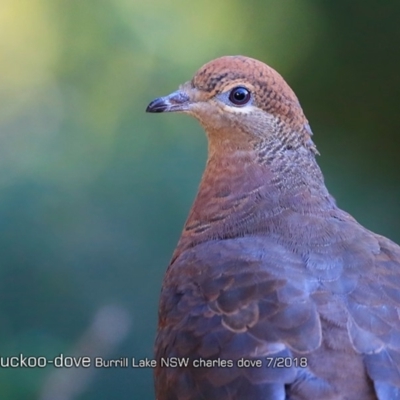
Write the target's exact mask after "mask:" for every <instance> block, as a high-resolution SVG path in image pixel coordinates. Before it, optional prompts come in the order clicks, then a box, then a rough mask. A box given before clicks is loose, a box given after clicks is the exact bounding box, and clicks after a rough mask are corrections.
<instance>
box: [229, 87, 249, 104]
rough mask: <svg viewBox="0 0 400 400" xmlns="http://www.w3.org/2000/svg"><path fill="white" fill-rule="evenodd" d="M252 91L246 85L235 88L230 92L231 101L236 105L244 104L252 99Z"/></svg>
mask: <svg viewBox="0 0 400 400" xmlns="http://www.w3.org/2000/svg"><path fill="white" fill-rule="evenodd" d="M250 98H251V95H250V92H249V91H248V90H247V89H246V88H244V87H241V86H239V87H236V88H233V89H232V90H231V92H230V94H229V101H230V102H231V103H233V104H234V105H235V106H244V105H245V104H247V103H248V102H249V101H250Z"/></svg>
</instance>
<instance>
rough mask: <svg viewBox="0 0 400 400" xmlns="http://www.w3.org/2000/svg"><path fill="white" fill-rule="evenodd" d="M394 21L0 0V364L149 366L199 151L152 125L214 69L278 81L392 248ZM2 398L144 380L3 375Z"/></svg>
mask: <svg viewBox="0 0 400 400" xmlns="http://www.w3.org/2000/svg"><path fill="white" fill-rule="evenodd" d="M399 15H400V2H398V1H385V2H377V1H372V0H363V1H361V0H356V1H351V2H350V1H345V0H336V1H327V0H325V1H322V0H287V1H279V0H248V1H246V2H244V1H240V0H230V1H228V0H221V1H215V0H205V1H197V2H188V1H183V0H169V1H162V0H152V1H148V2H143V1H137V0H97V1H95V0H84V1H82V0H20V1H15V0H14V1H12V0H1V2H0V32H1V34H0V196H1V197H0V235H1V237H0V249H1V258H0V355H1V356H3V357H6V356H17V355H19V354H20V353H23V354H24V355H25V356H36V357H39V356H42V357H47V358H49V359H51V358H54V357H55V356H57V355H59V354H64V355H66V356H76V357H80V356H86V355H87V356H103V357H105V358H112V359H116V358H119V357H130V358H131V357H135V358H143V357H149V358H151V357H152V355H153V352H152V347H153V340H154V336H155V329H156V319H157V302H158V295H159V290H160V286H161V280H162V277H163V274H164V271H165V268H166V266H167V264H168V261H169V258H170V256H171V254H172V251H173V249H174V246H175V244H176V242H177V240H178V237H179V234H180V231H181V229H182V225H183V223H184V221H185V218H186V215H187V213H188V211H189V208H190V205H191V203H192V201H193V199H194V196H195V193H196V188H197V185H198V183H199V180H200V177H201V173H202V170H203V168H204V164H205V160H206V140H205V136H204V134H203V132H202V130H201V128H200V127H199V126H198V124H197V122H196V121H195V120H192V119H190V118H188V117H186V116H182V115H176V114H175V115H149V114H145V112H144V110H145V108H146V106H147V104H148V103H149V101H150V100H152V99H153V98H155V97H158V96H160V95H165V94H168V93H170V92H172V91H174V90H175V89H176V88H177V86H178V85H179V84H180V83H182V82H184V81H186V80H188V79H190V78H191V77H192V75H193V73H194V72H195V71H196V70H197V69H198V68H199V67H200V66H201V65H202V64H204V63H205V62H207V61H209V60H211V59H213V58H215V57H218V56H221V55H225V54H244V55H248V56H252V57H255V58H258V59H261V60H263V61H265V62H267V63H269V64H270V65H272V66H273V67H274V68H276V69H277V70H278V71H280V72H281V74H282V75H283V76H284V77H285V78H286V80H287V81H288V82H289V84H290V85H291V86H292V88H293V89H294V90H295V92H296V93H297V95H298V97H299V99H300V101H301V103H302V105H303V108H304V110H305V113H306V115H307V117H308V119H309V120H310V123H311V126H312V129H313V131H314V134H315V135H314V140H315V142H316V144H317V146H318V149H319V151H320V152H321V154H322V156H321V157H319V163H320V165H321V167H322V169H323V171H324V174H325V178H326V182H327V186H328V188H329V189H330V191H331V193H332V194H333V195H334V197H336V199H337V201H338V204H339V205H340V206H341V207H342V208H344V209H346V210H347V211H349V212H350V213H351V214H353V215H354V216H355V217H356V218H357V219H358V220H359V221H360V222H361V223H362V224H363V225H365V226H366V227H368V228H369V229H371V230H374V231H376V232H379V233H381V234H384V235H386V236H388V237H390V238H392V239H393V240H394V241H397V242H400V218H399V215H400V177H399V175H400V156H399V151H400V112H399V95H400V47H399V43H400V24H399V17H398V16H399ZM0 399H7V400H8V399H10V400H17V399H18V400H19V399H21V400H29V399H40V400H61V399H62V400H72V399H74V400H75V399H77V400H83V399H87V400H103V399H121V400H125V399H126V400H128V399H141V400H147V399H149V400H150V399H153V382H152V371H151V370H150V369H132V368H112V369H106V368H98V369H95V368H89V369H83V368H80V369H76V368H64V369H56V368H54V367H52V366H49V367H47V368H0Z"/></svg>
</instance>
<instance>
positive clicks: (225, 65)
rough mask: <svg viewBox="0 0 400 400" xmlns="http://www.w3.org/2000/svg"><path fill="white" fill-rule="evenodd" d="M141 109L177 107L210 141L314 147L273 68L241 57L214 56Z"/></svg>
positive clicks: (298, 108) (290, 93) (173, 109)
mask: <svg viewBox="0 0 400 400" xmlns="http://www.w3.org/2000/svg"><path fill="white" fill-rule="evenodd" d="M146 111H147V112H153V113H157V112H183V113H187V114H190V115H193V116H194V117H195V118H197V119H198V120H199V121H200V123H201V125H202V126H203V127H204V128H205V130H206V132H207V135H208V138H209V141H210V144H215V145H217V144H219V145H222V146H228V147H231V146H230V145H232V146H233V147H235V148H245V147H249V146H251V147H253V148H254V147H260V144H262V145H263V147H264V145H268V143H275V146H279V147H282V146H288V148H289V147H290V148H298V147H306V148H308V149H311V150H312V151H314V152H315V151H316V150H315V146H314V144H313V143H312V141H311V138H310V136H311V135H312V133H311V129H310V127H309V124H308V121H307V119H306V118H305V116H304V114H303V111H302V109H301V106H300V103H299V101H298V100H297V97H296V95H295V94H294V92H293V91H292V89H291V88H290V87H289V86H288V85H287V83H286V82H285V81H284V79H283V78H282V77H281V75H279V74H278V73H277V72H276V71H275V70H274V69H272V68H271V67H269V66H268V65H266V64H264V63H262V62H261V61H258V60H255V59H252V58H248V57H244V56H225V57H221V58H217V59H215V60H213V61H211V62H209V63H207V64H205V65H204V66H203V67H201V68H200V69H199V70H198V71H197V73H196V74H195V76H194V77H193V79H192V80H191V81H188V82H186V83H185V84H183V85H181V86H180V87H179V89H178V90H177V91H175V92H173V93H171V94H170V95H168V96H165V97H160V98H157V99H155V100H153V101H152V102H151V103H150V104H149V105H148V107H147V109H146Z"/></svg>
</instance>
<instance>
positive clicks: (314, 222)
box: [147, 56, 400, 400]
mask: <svg viewBox="0 0 400 400" xmlns="http://www.w3.org/2000/svg"><path fill="white" fill-rule="evenodd" d="M147 111H148V112H172V111H178V112H183V113H187V114H190V115H192V116H194V117H195V118H197V119H198V120H199V122H200V124H201V125H202V126H203V127H204V129H205V131H206V134H207V138H208V160H207V165H206V169H205V172H204V175H203V178H202V180H201V183H200V188H199V192H198V194H197V197H196V199H195V201H194V204H193V207H192V209H191V211H190V214H189V217H188V219H187V222H186V224H185V227H184V230H183V233H182V236H181V238H180V240H179V243H178V246H177V248H176V250H175V252H174V254H173V257H172V260H171V263H170V265H169V267H168V269H167V272H166V275H165V278H164V283H163V287H162V292H161V299H160V309H159V322H158V333H157V339H156V345H155V352H156V360H157V367H156V369H155V386H156V397H157V400H269V399H270V400H285V399H286V400H289V399H290V400H318V399H324V400H333V399H335V400H339V399H340V400H372V399H379V400H395V399H400V318H399V314H400V247H399V246H398V245H396V244H395V243H393V242H392V241H390V240H389V239H386V238H385V237H383V236H380V235H377V234H375V233H373V232H370V231H369V230H367V229H366V228H364V227H363V226H361V225H360V224H359V223H358V222H357V221H356V220H355V219H354V218H352V217H351V216H350V215H349V214H347V213H346V212H345V211H342V210H341V209H340V208H338V207H337V205H336V204H335V201H334V199H333V198H332V197H331V196H330V194H329V192H328V191H327V189H326V187H325V184H324V179H323V176H322V173H321V171H320V169H319V167H318V165H317V163H316V160H315V156H316V154H317V150H316V147H315V145H314V143H313V141H312V139H311V135H312V133H311V129H310V126H309V124H308V121H307V119H306V117H305V116H304V114H303V111H302V108H301V106H300V104H299V101H298V100H297V97H296V95H295V94H294V93H293V91H292V90H291V89H290V87H289V86H288V85H287V84H286V82H285V81H284V80H283V78H282V77H281V76H280V75H279V74H278V73H277V72H276V71H274V70H273V69H272V68H270V67H268V66H267V65H265V64H263V63H262V62H260V61H257V60H254V59H251V58H247V57H243V56H228V57H222V58H219V59H216V60H214V61H211V62H209V63H208V64H206V65H204V66H203V67H202V68H200V70H199V71H198V72H197V73H196V74H195V76H194V78H193V79H192V80H191V81H189V82H187V83H185V84H184V85H182V86H181V87H180V88H179V90H178V91H175V92H173V93H172V94H170V95H169V96H165V97H161V98H158V99H156V100H154V101H153V102H151V103H150V104H149V106H148V107H147Z"/></svg>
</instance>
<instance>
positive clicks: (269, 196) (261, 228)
mask: <svg viewBox="0 0 400 400" xmlns="http://www.w3.org/2000/svg"><path fill="white" fill-rule="evenodd" d="M333 207H335V204H334V200H333V199H332V197H331V196H330V195H329V193H328V191H327V189H326V187H325V184H324V181H323V176H322V173H321V171H320V169H319V167H318V165H317V163H316V160H315V155H314V154H313V153H312V152H310V151H309V150H307V149H300V150H299V149H297V150H296V151H294V150H285V151H281V152H279V153H277V154H276V156H274V157H269V158H268V157H265V152H262V151H257V150H254V149H252V150H232V151H227V150H226V149H224V150H223V151H221V152H218V151H217V152H213V153H212V154H211V155H210V156H209V159H208V161H207V166H206V169H205V171H204V174H203V177H202V180H201V183H200V187H199V191H198V194H197V196H196V199H195V201H194V204H193V206H192V209H191V211H190V214H189V217H188V219H187V221H186V224H185V227H184V230H183V232H182V236H181V238H180V241H179V243H178V246H177V249H176V251H175V253H174V256H173V260H174V259H175V258H176V257H177V256H179V254H180V253H182V252H183V251H184V250H186V249H188V248H190V247H193V246H194V245H196V244H198V243H202V242H205V241H208V240H214V239H224V238H233V237H238V236H245V235H251V234H268V232H269V231H270V228H271V226H270V225H271V224H272V223H273V222H272V220H273V219H274V218H275V217H277V216H279V215H280V214H282V213H287V212H292V213H299V214H313V213H317V212H319V211H320V210H326V209H331V208H333Z"/></svg>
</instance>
